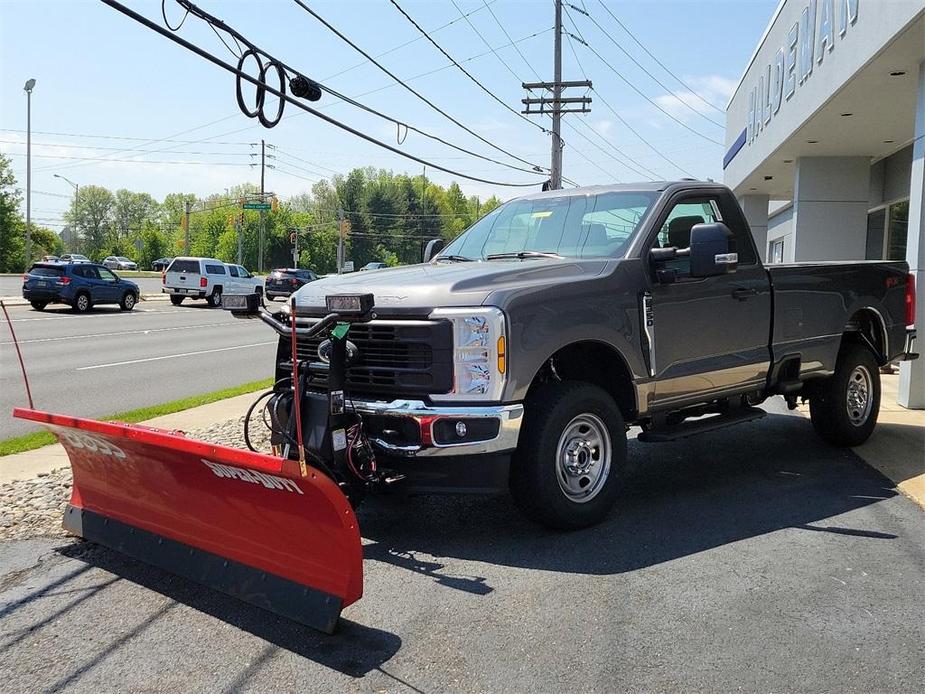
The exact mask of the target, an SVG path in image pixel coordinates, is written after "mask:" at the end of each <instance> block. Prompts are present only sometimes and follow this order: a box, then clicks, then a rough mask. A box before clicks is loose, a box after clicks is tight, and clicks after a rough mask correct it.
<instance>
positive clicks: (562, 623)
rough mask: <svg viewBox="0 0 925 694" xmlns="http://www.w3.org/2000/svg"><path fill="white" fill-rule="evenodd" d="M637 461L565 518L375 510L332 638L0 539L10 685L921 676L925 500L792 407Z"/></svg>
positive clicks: (555, 686)
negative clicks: (825, 439)
mask: <svg viewBox="0 0 925 694" xmlns="http://www.w3.org/2000/svg"><path fill="white" fill-rule="evenodd" d="M630 454H631V459H632V461H633V463H634V464H637V466H638V469H637V470H636V471H635V472H633V473H632V474H631V475H630V476H629V477H628V478H627V481H626V488H625V492H624V495H623V497H622V499H621V501H620V504H619V509H618V510H617V511H615V512H614V513H613V514H612V516H611V517H610V518H609V520H608V521H606V522H605V523H603V524H602V525H600V526H598V527H595V528H591V529H588V530H585V531H581V532H576V533H553V532H549V531H545V530H543V529H541V528H538V527H537V526H534V525H532V524H530V523H528V522H526V521H524V520H523V519H522V518H521V517H520V516H519V515H518V514H517V512H516V511H515V510H514V509H513V508H512V507H511V505H510V503H509V501H508V500H507V498H505V497H499V498H489V499H486V498H479V497H455V498H454V497H419V498H413V499H401V498H388V499H374V500H373V501H372V502H369V503H367V504H366V505H365V506H363V507H361V509H360V511H359V514H358V515H359V519H360V524H361V528H362V530H363V535H364V538H365V542H366V543H367V544H366V547H365V554H366V559H365V571H366V579H365V581H366V582H365V596H364V598H363V599H362V600H361V601H360V602H358V603H357V604H355V605H354V606H351V607H350V608H348V609H347V610H346V611H345V613H344V619H343V622H342V624H341V626H340V629H339V631H338V633H337V634H336V635H334V636H333V637H328V636H324V635H321V634H318V633H316V632H313V631H311V630H309V629H307V628H303V627H301V626H298V625H296V624H294V623H291V622H288V621H286V620H284V619H281V618H277V617H274V616H271V615H268V614H266V613H264V612H262V611H260V610H259V609H256V608H252V607H250V606H248V605H245V604H243V603H240V602H237V601H235V600H234V599H231V598H228V597H225V596H223V595H221V594H218V593H214V592H212V591H209V590H206V589H203V588H200V587H198V586H197V585H195V584H192V583H190V582H188V581H185V580H183V579H180V578H177V577H175V576H171V575H168V574H165V573H163V572H161V571H159V570H155V569H152V568H149V567H146V566H145V565H143V564H140V563H138V562H135V561H131V560H128V559H126V558H124V557H122V556H120V555H118V554H116V553H113V552H110V551H108V550H105V549H102V548H99V547H97V546H94V545H90V544H86V543H82V542H78V541H67V540H61V539H50V538H45V539H35V540H31V541H23V542H16V543H12V542H8V543H4V544H0V566H2V567H3V568H2V574H3V575H2V577H0V617H2V619H0V670H2V671H3V672H4V673H6V676H5V682H4V689H5V691H8V692H20V691H22V692H25V691H35V690H45V691H55V690H62V689H69V690H74V691H87V692H91V691H92V692H99V691H113V690H121V691H125V690H130V691H138V690H154V689H157V690H166V691H177V690H182V691H209V692H213V691H220V690H224V691H232V690H250V691H269V690H283V691H291V690H296V689H298V690H303V691H304V690H306V689H308V690H313V691H358V690H361V691H367V690H383V691H433V690H441V691H442V690H461V691H511V692H515V691H517V692H519V691H530V692H552V691H731V690H742V691H762V692H764V691H812V692H839V693H843V692H864V693H865V694H866V693H868V692H911V691H918V690H920V689H921V684H922V682H923V681H925V658H923V650H922V644H923V643H925V543H923V538H925V513H923V512H922V509H920V508H919V507H917V506H916V505H915V504H913V503H912V502H911V501H910V500H909V499H907V498H905V497H904V496H902V495H899V494H897V493H896V492H895V491H894V490H893V489H892V485H891V484H890V483H889V482H888V481H887V480H886V479H885V478H884V477H882V476H880V475H879V474H878V473H877V472H875V471H874V470H873V469H871V468H870V467H868V466H867V465H865V464H863V463H862V462H860V460H859V459H858V458H857V457H856V456H855V455H854V454H853V453H851V452H850V451H847V450H841V449H834V448H831V447H829V446H827V445H825V444H823V443H822V442H821V441H820V440H819V439H817V437H816V436H815V435H814V434H813V432H812V428H811V426H810V425H809V423H808V422H807V421H806V420H805V419H803V418H801V417H799V416H797V415H793V414H772V415H771V416H769V417H767V418H766V419H764V420H761V421H758V422H754V423H751V424H747V425H742V426H739V427H733V428H731V429H727V430H724V431H720V432H715V433H713V434H709V435H705V436H701V437H699V438H694V439H689V440H687V441H684V442H680V443H672V444H648V445H645V444H640V443H637V442H635V441H631V443H630ZM280 530H281V532H285V529H284V528H281V529H280Z"/></svg>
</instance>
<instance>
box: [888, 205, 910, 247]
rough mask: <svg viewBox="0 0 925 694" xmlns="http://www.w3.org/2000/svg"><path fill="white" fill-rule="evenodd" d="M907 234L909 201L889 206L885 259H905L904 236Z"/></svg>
mask: <svg viewBox="0 0 925 694" xmlns="http://www.w3.org/2000/svg"><path fill="white" fill-rule="evenodd" d="M908 232H909V201H908V200H904V201H902V202H897V203H896V204H894V205H890V225H889V228H888V233H887V243H886V251H887V254H886V259H887V260H905V259H906V235H907V234H908Z"/></svg>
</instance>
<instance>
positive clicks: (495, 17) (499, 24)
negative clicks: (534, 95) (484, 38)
mask: <svg viewBox="0 0 925 694" xmlns="http://www.w3.org/2000/svg"><path fill="white" fill-rule="evenodd" d="M491 1H492V2H493V1H494V0H491ZM482 4H483V5H484V6H485V9H486V10H488V13H489V14H490V15H491V18H492V19H494V20H495V24H497V25H498V26H499V27H500V28H501V31H503V32H504V35H505V36H506V37H507V40H508V41H510V42H511V44H510V45H512V46H514V50H515V51H517V55H519V56H520V59H521V60H523V61H524V64H525V65H526V66H527V67H528V68H529V69H530V70H532V71H533V74H534V76H535V77H536V79H537V81H539V82H542V80H541V79H540V76H539V74H538V73H537V71H536V70H535V69H534V68H533V63H531V62H530V61H529V60H527V58H526V57H525V56H524V54H523V53H522V52H521V50H520V47H519V46H518V45H517V42H516V41H514V40H513V39H512V38H511V35H510V34H509V33H507V29H505V28H504V24H502V23H501V22H500V21H499V20H498V17H497V16H496V15H495V11H494V10H493V9H491V7H489V5H491V2H486V0H482Z"/></svg>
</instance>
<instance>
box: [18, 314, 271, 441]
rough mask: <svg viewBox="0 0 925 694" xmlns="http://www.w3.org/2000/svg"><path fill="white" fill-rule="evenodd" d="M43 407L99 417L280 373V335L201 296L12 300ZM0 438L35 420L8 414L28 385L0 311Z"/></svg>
mask: <svg viewBox="0 0 925 694" xmlns="http://www.w3.org/2000/svg"><path fill="white" fill-rule="evenodd" d="M8 310H9V313H10V317H11V319H12V321H13V327H14V329H15V331H16V336H17V337H18V338H19V341H20V345H21V347H22V351H23V359H24V361H25V363H26V369H27V371H28V374H29V381H30V384H31V386H32V397H33V400H34V401H35V406H36V407H37V408H39V409H46V410H51V411H53V412H60V413H64V414H73V415H79V416H87V417H98V416H103V415H107V414H114V413H116V412H123V411H125V410H131V409H135V408H138V407H145V406H148V405H157V404H160V403H163V402H168V401H170V400H176V399H178V398H183V397H186V396H190V395H198V394H201V393H208V392H211V391H215V390H219V389H222V388H226V387H230V386H236V385H240V384H242V383H246V382H249V381H256V380H259V379H262V378H267V377H269V376H272V375H273V360H274V355H275V350H276V348H275V345H276V335H275V334H274V333H273V332H272V331H271V330H270V329H269V328H267V327H266V326H264V325H263V324H262V323H260V322H259V321H241V320H237V319H235V318H233V317H232V316H231V315H230V314H228V313H226V312H225V311H222V310H219V309H213V308H210V307H208V306H207V305H206V303H205V302H204V301H194V302H190V301H188V302H185V303H184V304H183V305H181V306H173V305H171V304H170V302H168V301H148V302H142V303H141V304H139V305H138V306H137V307H136V308H135V310H134V311H131V312H122V311H120V310H119V308H118V307H117V306H100V307H98V308H95V309H94V310H93V311H92V312H91V313H89V314H86V315H75V314H73V313H71V311H70V310H69V309H68V308H67V307H66V306H49V307H48V308H47V309H46V310H45V311H43V312H41V313H40V312H38V311H33V310H32V309H31V308H30V307H27V306H21V307H11V308H9V309H8ZM0 323H2V325H0V439H4V438H7V437H10V436H16V435H19V434H22V433H26V432H28V431H32V430H34V429H35V426H34V425H31V424H27V423H25V422H22V421H20V420H14V419H13V418H12V417H11V416H10V412H11V410H12V408H13V407H14V406H16V405H25V403H26V396H25V389H24V388H23V384H22V376H21V375H20V370H19V364H18V362H17V360H16V354H15V351H14V349H13V345H12V342H11V340H10V333H9V328H8V326H7V325H6V324H5V321H2V316H0Z"/></svg>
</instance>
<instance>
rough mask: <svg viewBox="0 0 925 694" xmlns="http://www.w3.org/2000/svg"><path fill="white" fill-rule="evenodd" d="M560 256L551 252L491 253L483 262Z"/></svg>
mask: <svg viewBox="0 0 925 694" xmlns="http://www.w3.org/2000/svg"><path fill="white" fill-rule="evenodd" d="M561 257H562V256H561V255H559V254H558V253H553V252H552V251H516V252H513V253H491V254H489V255H486V256H485V260H501V259H503V258H518V259H519V260H523V259H524V258H561Z"/></svg>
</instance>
